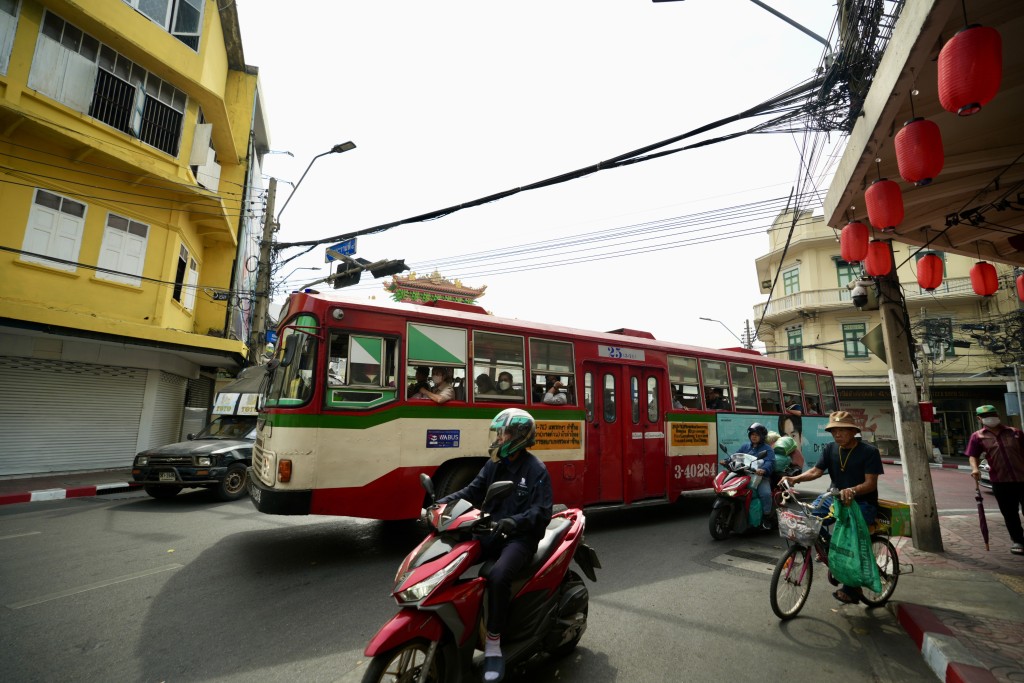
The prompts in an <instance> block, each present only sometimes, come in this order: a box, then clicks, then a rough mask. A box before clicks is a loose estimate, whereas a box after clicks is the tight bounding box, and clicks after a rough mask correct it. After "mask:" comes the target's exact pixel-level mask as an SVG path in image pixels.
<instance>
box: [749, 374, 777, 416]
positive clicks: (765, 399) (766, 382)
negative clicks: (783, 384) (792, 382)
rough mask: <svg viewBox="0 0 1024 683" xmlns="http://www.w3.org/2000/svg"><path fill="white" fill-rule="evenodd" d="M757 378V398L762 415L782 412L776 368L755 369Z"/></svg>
mask: <svg viewBox="0 0 1024 683" xmlns="http://www.w3.org/2000/svg"><path fill="white" fill-rule="evenodd" d="M754 373H755V375H756V376H757V397H758V402H759V404H760V406H761V412H762V413H778V412H781V411H782V402H781V401H780V400H779V399H780V398H781V394H780V393H779V374H778V373H777V372H776V371H775V368H762V367H760V366H758V367H756V368H754Z"/></svg>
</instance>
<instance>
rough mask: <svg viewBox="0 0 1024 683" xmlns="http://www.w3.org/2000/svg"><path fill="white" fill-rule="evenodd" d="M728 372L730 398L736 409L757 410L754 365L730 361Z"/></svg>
mask: <svg viewBox="0 0 1024 683" xmlns="http://www.w3.org/2000/svg"><path fill="white" fill-rule="evenodd" d="M729 373H730V374H731V375H732V400H733V405H734V406H736V410H757V389H756V388H755V386H754V366H753V365H742V364H739V363H730V364H729Z"/></svg>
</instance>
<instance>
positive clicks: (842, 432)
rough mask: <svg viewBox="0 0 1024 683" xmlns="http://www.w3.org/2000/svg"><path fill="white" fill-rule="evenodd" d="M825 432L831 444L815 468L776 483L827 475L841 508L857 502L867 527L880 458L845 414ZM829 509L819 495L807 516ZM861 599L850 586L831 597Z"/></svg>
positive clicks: (871, 519)
mask: <svg viewBox="0 0 1024 683" xmlns="http://www.w3.org/2000/svg"><path fill="white" fill-rule="evenodd" d="M825 430H826V431H828V432H829V433H831V434H832V439H833V441H834V443H830V444H828V445H827V446H825V448H824V449H822V452H821V459H819V460H818V464H816V465H815V466H814V467H812V468H811V469H809V470H807V471H806V472H803V473H801V474H798V475H796V476H795V477H783V478H782V479H781V480H780V483H783V484H797V483H800V482H804V481H813V480H814V479H817V478H818V477H820V476H821V475H823V474H824V473H825V472H828V474H829V476H830V477H831V478H832V486H833V487H835V488H838V489H839V499H840V500H841V501H842V502H843V504H844V505H849V504H850V503H851V502H852V501H857V505H858V506H859V507H860V511H861V513H862V514H863V515H864V521H865V522H866V523H867V524H868V525H871V524H872V523H873V522H874V521H875V515H876V514H877V513H878V476H879V475H880V474H882V473H883V472H882V456H881V454H880V453H879V452H878V449H877V448H875V447H874V446H872V445H871V444H868V443H864V442H863V441H861V440H860V438H859V437H860V427H858V426H857V423H856V422H855V421H854V419H853V416H852V415H850V413H848V412H846V411H845V410H839V411H836V412H834V413H832V414H831V415H829V417H828V424H827V425H825ZM830 505H831V495H830V494H827V493H825V494H822V495H820V496H818V497H817V498H816V499H815V501H814V503H813V510H812V513H811V514H813V515H815V516H816V517H826V516H828V514H829V509H830ZM862 595H863V593H862V592H861V589H860V588H857V587H854V586H840V588H839V590H837V591H836V592H834V593H833V594H832V596H833V597H834V598H835V599H836V600H838V601H839V602H843V603H847V604H853V603H857V602H859V601H860V599H861V596H862Z"/></svg>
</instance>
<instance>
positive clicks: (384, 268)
mask: <svg viewBox="0 0 1024 683" xmlns="http://www.w3.org/2000/svg"><path fill="white" fill-rule="evenodd" d="M407 270H409V266H407V265H405V259H396V260H393V261H385V262H383V263H382V264H380V265H379V266H374V267H371V268H370V273H372V274H373V276H374V277H375V278H381V277H387V276H388V275H396V274H398V273H404V272H405V271H407Z"/></svg>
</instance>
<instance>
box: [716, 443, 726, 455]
mask: <svg viewBox="0 0 1024 683" xmlns="http://www.w3.org/2000/svg"><path fill="white" fill-rule="evenodd" d="M718 447H719V448H720V449H721V451H722V452H723V453H725V454H726V455H729V449H728V448H726V447H725V446H723V445H722V444H718Z"/></svg>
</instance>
